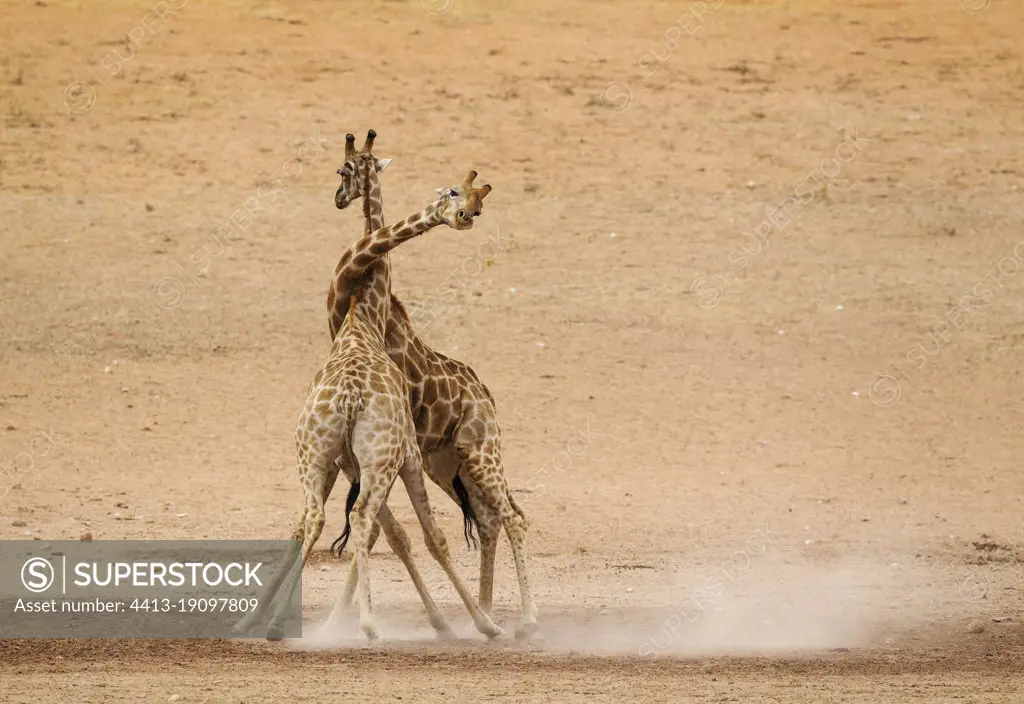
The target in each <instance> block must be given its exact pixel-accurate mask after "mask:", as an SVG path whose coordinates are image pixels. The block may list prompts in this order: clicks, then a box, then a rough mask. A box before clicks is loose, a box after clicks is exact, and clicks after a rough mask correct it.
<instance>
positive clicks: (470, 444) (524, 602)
mask: <svg viewBox="0 0 1024 704" xmlns="http://www.w3.org/2000/svg"><path fill="white" fill-rule="evenodd" d="M375 137H376V132H374V131H373V130H370V131H369V133H368V135H367V140H366V142H365V143H364V145H363V148H362V150H361V151H359V152H357V151H356V150H355V144H354V142H355V137H354V136H353V135H351V134H348V135H346V137H345V139H346V148H345V159H346V161H345V164H344V165H343V166H342V168H341V169H339V170H338V173H339V175H340V176H341V178H342V181H341V185H340V186H339V188H338V190H337V192H336V193H335V206H336V207H337V208H339V209H345V208H347V207H348V206H349V205H350V204H351V203H352V202H353V201H355V200H356V199H358V198H359V197H362V198H363V214H364V218H365V220H366V226H365V234H364V236H363V237H362V238H361V239H360V240H359V241H357V242H356V243H355V244H353V245H352V246H351V247H349V249H348V250H346V251H345V253H344V254H343V255H342V257H341V259H340V261H339V262H338V265H337V267H336V268H335V274H334V279H333V280H332V282H331V286H330V289H329V293H328V297H327V308H328V321H329V329H330V333H331V337H332V339H333V338H334V337H335V335H336V334H337V331H338V330H339V329H340V328H341V326H342V324H343V322H344V320H345V315H346V312H347V306H346V304H345V301H346V299H345V292H346V291H347V290H350V289H351V287H352V286H354V285H357V283H358V282H359V281H360V280H361V279H362V277H363V276H365V274H366V272H367V271H368V270H369V269H370V268H371V267H373V266H374V265H376V264H377V262H379V261H381V260H386V259H387V253H388V252H389V251H390V250H391V249H393V248H394V247H397V246H398V245H399V244H401V242H403V241H404V240H402V239H398V238H395V237H391V238H390V239H388V238H383V237H381V236H380V232H379V227H378V225H379V223H380V222H382V221H383V204H382V201H381V196H380V182H379V179H373V180H372V181H371V182H370V183H369V185H370V187H369V188H363V189H361V188H360V186H361V184H364V183H367V179H365V177H364V176H363V174H364V173H366V172H370V171H373V172H375V173H376V172H380V171H383V169H384V167H386V166H387V164H389V163H390V162H391V160H390V159H377V158H376V157H375V156H374V155H373V153H372V149H373V140H374V138H375ZM472 177H475V174H472V176H471V177H470V183H471V181H472ZM464 186H465V184H464ZM386 342H387V350H388V354H389V355H390V357H391V359H392V360H394V362H395V363H396V364H397V365H398V366H399V367H400V368H401V369H402V370H403V371H404V372H405V375H406V380H407V381H408V384H409V397H410V403H411V406H412V411H413V417H414V419H415V422H416V432H417V440H418V442H419V445H420V450H421V452H422V454H423V457H424V459H425V465H424V469H425V471H426V472H427V475H428V476H429V477H430V478H431V480H432V481H433V482H434V483H435V484H437V485H438V486H440V487H441V488H442V489H443V490H444V491H445V493H447V494H448V496H450V497H451V498H452V500H453V501H455V502H456V503H457V504H459V505H460V506H461V507H462V510H463V513H464V518H465V532H466V537H467V540H468V539H469V538H471V537H472V527H473V524H474V523H475V524H476V525H477V527H478V529H479V532H480V587H479V589H480V591H479V600H478V603H479V605H480V608H481V609H482V610H483V611H484V613H487V614H488V615H489V614H490V613H491V603H492V595H493V589H494V562H495V556H496V551H497V541H498V537H499V536H500V534H501V528H502V527H504V528H505V532H506V534H507V535H508V538H509V542H510V544H511V546H512V555H513V559H514V561H515V565H516V572H517V575H518V579H519V591H520V599H521V613H522V625H521V627H520V628H519V629H518V630H517V631H516V636H517V637H519V638H523V637H526V636H528V635H530V634H531V633H533V632H534V631H535V630H536V628H537V607H536V605H535V603H534V601H533V595H532V592H531V589H530V582H529V576H528V573H527V565H526V554H525V553H526V529H527V521H526V516H525V515H524V513H523V511H522V509H521V508H520V507H519V506H518V504H517V503H516V501H515V499H514V498H513V496H512V493H511V491H510V490H509V487H508V483H507V482H506V480H505V476H504V470H503V469H502V463H501V427H500V425H499V424H498V420H497V413H496V410H495V403H494V397H493V396H492V394H491V392H490V390H489V389H488V388H487V387H486V385H484V383H483V382H482V381H480V378H479V377H478V376H477V375H476V373H475V372H474V371H473V369H472V368H471V367H470V366H469V365H468V364H464V363H462V362H460V361H458V360H456V359H452V358H450V357H447V356H445V355H443V354H440V353H438V352H436V351H434V350H433V349H431V348H430V347H429V346H427V345H426V344H425V343H424V342H423V341H422V340H420V339H419V337H417V335H416V333H415V331H414V330H413V328H412V324H411V322H410V321H409V317H408V315H407V314H406V312H405V309H404V307H403V306H402V304H401V302H400V301H399V300H398V298H397V297H396V296H395V295H394V294H392V295H391V309H390V311H389V314H388V323H387V336H386ZM463 478H465V479H467V480H468V485H469V488H468V490H467V488H466V485H465V484H464V483H463ZM378 532H379V531H378V526H377V525H376V524H375V525H374V528H373V533H372V534H371V540H370V545H371V548H372V546H373V544H374V543H375V541H376V539H377V536H378ZM385 537H387V533H386V532H385ZM339 542H340V538H339V540H338V541H335V545H336V546H337V545H338V543H339ZM389 542H390V541H389ZM355 586H356V567H355V564H354V563H353V565H352V567H351V570H350V573H349V579H348V585H347V587H346V590H345V592H344V593H343V595H342V597H341V599H339V601H338V603H337V604H336V606H335V609H334V611H332V613H331V616H330V617H329V618H328V622H329V623H330V622H332V621H334V620H336V619H340V618H341V614H342V612H343V611H344V609H345V608H347V607H348V605H349V604H350V603H351V601H352V597H353V594H354V590H355Z"/></svg>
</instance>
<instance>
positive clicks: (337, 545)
mask: <svg viewBox="0 0 1024 704" xmlns="http://www.w3.org/2000/svg"><path fill="white" fill-rule="evenodd" d="M357 398H358V396H357V395H356V394H350V395H348V396H343V399H345V400H344V401H343V404H344V405H343V406H342V409H341V410H342V412H343V413H344V414H345V432H344V434H343V440H342V443H341V452H340V455H339V459H340V461H341V462H343V463H344V464H345V465H346V466H347V467H348V468H350V469H352V470H354V471H355V477H356V480H355V481H354V482H352V486H350V487H349V489H348V496H346V497H345V530H343V531H342V532H341V535H339V536H338V537H337V538H336V539H335V540H334V542H333V543H331V552H332V553H334V554H335V555H337V556H338V557H341V553H342V551H343V550H344V549H345V545H347V544H348V539H349V538H350V537H351V536H352V522H351V519H350V516H351V514H352V509H353V507H354V506H355V505H356V499H358V498H359V459H358V458H357V457H356V453H355V452H353V451H352V430H353V428H354V427H355V424H356V414H357V413H358V412H359V411H360V410H362V402H361V401H357Z"/></svg>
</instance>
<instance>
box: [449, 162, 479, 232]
mask: <svg viewBox="0 0 1024 704" xmlns="http://www.w3.org/2000/svg"><path fill="white" fill-rule="evenodd" d="M474 179H476V171H470V172H469V173H467V174H466V178H465V179H463V181H462V184H461V185H459V186H449V187H448V188H438V189H437V193H438V195H439V196H440V197H439V198H438V201H437V204H438V207H439V208H440V209H441V217H442V218H443V219H444V223H445V225H447V226H448V227H451V228H454V229H456V230H468V229H470V228H471V227H473V218H475V217H476V216H477V215H479V214H480V211H481V210H483V207H484V203H483V201H484V198H485V197H486V196H487V194H488V193H490V192H491V187H490V186H487V185H485V186H481V187H480V188H473V181H474Z"/></svg>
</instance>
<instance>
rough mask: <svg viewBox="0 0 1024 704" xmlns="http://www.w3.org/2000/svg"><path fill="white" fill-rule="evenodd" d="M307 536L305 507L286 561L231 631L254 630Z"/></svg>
mask: <svg viewBox="0 0 1024 704" xmlns="http://www.w3.org/2000/svg"><path fill="white" fill-rule="evenodd" d="M305 537H306V509H305V508H303V509H302V511H301V512H300V513H299V520H298V524H297V525H296V526H295V530H293V531H292V540H293V541H294V542H293V543H292V545H291V546H289V548H288V552H287V553H286V555H285V559H284V561H283V562H282V563H281V564H280V565H278V567H277V570H275V571H274V574H273V576H271V578H270V581H269V582H267V584H266V586H265V587H264V588H263V591H262V593H261V594H260V596H259V601H258V603H257V605H256V608H255V609H254V610H252V611H250V612H249V613H247V614H246V615H245V616H244V617H243V618H242V619H241V620H240V621H239V622H238V623H236V624H235V625H234V627H232V629H231V633H232V634H234V635H246V634H248V633H249V631H251V630H252V628H253V626H255V625H256V623H257V622H258V621H259V620H260V619H261V618H263V615H264V614H265V613H266V612H267V609H269V608H270V604H271V602H272V601H273V600H274V596H275V595H276V594H277V591H278V590H279V589H280V588H281V583H282V582H283V581H284V578H285V575H287V574H288V571H289V569H293V568H294V567H295V558H296V557H298V555H299V550H300V546H301V544H302V543H303V541H304V539H305Z"/></svg>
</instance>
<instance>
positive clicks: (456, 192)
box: [448, 189, 459, 198]
mask: <svg viewBox="0 0 1024 704" xmlns="http://www.w3.org/2000/svg"><path fill="white" fill-rule="evenodd" d="M458 195H459V192H458V191H456V190H454V189H452V190H451V191H449V192H448V197H449V198H455V197H457V196H458Z"/></svg>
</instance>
